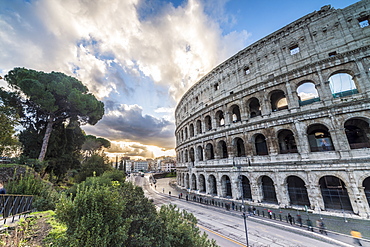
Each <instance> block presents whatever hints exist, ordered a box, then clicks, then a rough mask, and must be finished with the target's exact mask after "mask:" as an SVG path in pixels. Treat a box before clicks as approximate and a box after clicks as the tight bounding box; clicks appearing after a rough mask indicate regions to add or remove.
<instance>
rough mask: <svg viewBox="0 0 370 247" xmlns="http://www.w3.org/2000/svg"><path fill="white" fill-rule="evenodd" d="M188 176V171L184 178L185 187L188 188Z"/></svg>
mask: <svg viewBox="0 0 370 247" xmlns="http://www.w3.org/2000/svg"><path fill="white" fill-rule="evenodd" d="M189 180H190V178H189V173H186V178H185V187H186V188H187V189H190V181H189Z"/></svg>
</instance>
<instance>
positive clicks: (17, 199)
mask: <svg viewBox="0 0 370 247" xmlns="http://www.w3.org/2000/svg"><path fill="white" fill-rule="evenodd" d="M32 200H33V196H26V195H8V194H5V195H0V220H4V222H3V223H4V224H5V223H6V220H7V219H8V218H11V217H12V221H14V218H15V216H17V215H18V216H20V215H21V214H26V213H29V212H31V210H32Z"/></svg>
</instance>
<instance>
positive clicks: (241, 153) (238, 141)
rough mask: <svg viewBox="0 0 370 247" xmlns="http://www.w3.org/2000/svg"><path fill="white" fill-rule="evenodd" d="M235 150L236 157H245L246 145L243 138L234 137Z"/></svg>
mask: <svg viewBox="0 0 370 247" xmlns="http://www.w3.org/2000/svg"><path fill="white" fill-rule="evenodd" d="M234 150H235V156H236V157H245V147H244V141H243V139H242V138H239V137H237V138H235V139H234Z"/></svg>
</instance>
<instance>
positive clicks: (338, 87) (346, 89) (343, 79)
mask: <svg viewBox="0 0 370 247" xmlns="http://www.w3.org/2000/svg"><path fill="white" fill-rule="evenodd" d="M329 86H330V89H331V93H332V94H333V97H334V98H338V97H345V96H349V95H352V94H357V93H358V90H357V88H356V84H355V81H354V80H353V79H352V76H351V75H350V74H348V73H336V74H334V75H332V76H330V78H329Z"/></svg>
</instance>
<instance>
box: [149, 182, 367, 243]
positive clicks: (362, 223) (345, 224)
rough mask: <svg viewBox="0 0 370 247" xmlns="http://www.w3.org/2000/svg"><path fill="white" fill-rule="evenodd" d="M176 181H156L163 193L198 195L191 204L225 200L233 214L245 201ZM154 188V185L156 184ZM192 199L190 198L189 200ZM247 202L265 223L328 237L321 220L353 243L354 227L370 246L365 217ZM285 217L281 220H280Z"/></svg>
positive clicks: (333, 232) (331, 233)
mask: <svg viewBox="0 0 370 247" xmlns="http://www.w3.org/2000/svg"><path fill="white" fill-rule="evenodd" d="M174 181H176V180H175V179H174V178H163V179H157V183H156V190H157V192H159V193H163V189H164V194H167V195H168V194H169V193H168V192H169V191H171V195H172V196H174V197H178V195H179V193H183V197H182V198H183V199H185V195H186V194H188V195H191V198H193V196H196V197H197V200H196V201H193V200H191V203H200V200H199V198H202V203H203V204H204V203H206V204H208V205H211V203H210V202H211V200H216V201H217V202H219V201H223V202H224V203H223V204H222V206H216V205H214V207H217V208H218V209H220V210H224V211H228V212H230V213H236V214H240V208H238V207H237V206H235V207H234V208H233V207H231V206H230V205H232V204H233V203H234V205H237V204H241V201H240V200H233V199H226V198H219V197H214V196H210V195H205V194H201V193H189V192H187V191H186V190H183V189H181V188H178V187H177V185H176V183H173V182H174ZM153 189H154V186H153ZM189 200H190V199H189ZM227 204H228V205H229V206H228V207H229V210H227V209H226V205H227ZM245 204H247V205H251V206H254V207H255V208H256V215H254V216H252V217H249V219H251V220H258V221H259V220H263V221H264V222H270V223H271V224H279V225H280V226H283V227H284V228H286V227H289V229H291V230H296V231H297V230H298V231H302V230H303V231H302V233H307V234H314V235H315V237H319V236H320V235H321V236H322V237H323V238H325V237H326V235H324V234H320V233H319V229H318V228H317V227H316V221H317V220H319V219H321V220H322V221H323V222H324V223H325V227H326V231H327V233H328V234H329V237H331V239H334V240H335V239H337V240H339V241H344V242H346V243H352V242H353V241H352V237H351V236H350V231H351V230H352V229H356V230H357V231H359V232H361V234H362V237H363V238H362V239H361V242H362V244H363V246H370V220H363V219H357V218H349V217H348V216H349V215H348V213H347V216H346V215H344V216H346V217H339V216H338V213H335V212H334V213H332V215H329V214H330V212H327V211H325V215H324V214H316V213H312V212H305V211H298V210H294V209H285V208H284V209H276V208H275V207H276V205H271V207H270V208H269V207H266V205H263V206H262V205H258V204H256V203H251V202H249V201H245ZM268 211H272V214H271V218H270V216H269V214H268ZM288 213H290V214H291V215H292V216H293V224H292V226H291V225H290V224H289V221H288V218H287V215H288ZM297 214H299V215H300V216H301V218H302V223H303V224H302V227H300V226H299V224H298V222H296V218H297ZM280 217H281V220H280ZM308 219H310V220H311V222H312V226H313V231H314V233H312V232H311V231H308V228H307V220H308Z"/></svg>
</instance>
